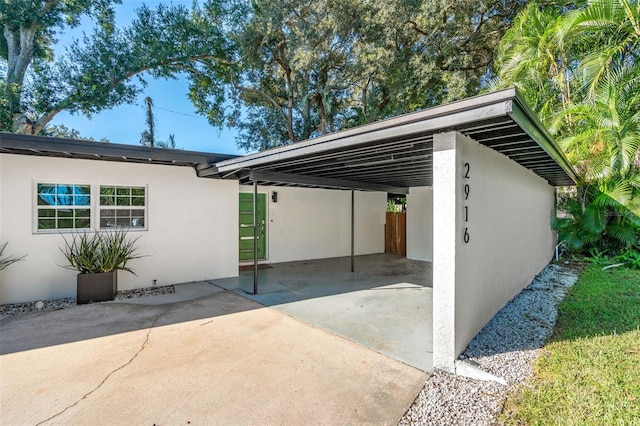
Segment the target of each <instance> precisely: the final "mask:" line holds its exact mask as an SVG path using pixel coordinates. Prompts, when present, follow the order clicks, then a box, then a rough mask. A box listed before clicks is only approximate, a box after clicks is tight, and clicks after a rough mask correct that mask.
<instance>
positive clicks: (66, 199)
mask: <svg viewBox="0 0 640 426" xmlns="http://www.w3.org/2000/svg"><path fill="white" fill-rule="evenodd" d="M56 195H57V196H56V205H58V206H71V205H73V186H71V185H56Z"/></svg>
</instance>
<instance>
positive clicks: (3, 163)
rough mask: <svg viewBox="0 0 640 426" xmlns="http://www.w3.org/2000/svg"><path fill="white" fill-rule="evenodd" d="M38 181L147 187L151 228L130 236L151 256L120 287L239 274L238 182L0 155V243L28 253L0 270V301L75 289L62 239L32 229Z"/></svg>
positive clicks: (168, 170) (164, 169) (144, 167)
mask: <svg viewBox="0 0 640 426" xmlns="http://www.w3.org/2000/svg"><path fill="white" fill-rule="evenodd" d="M36 182H54V183H83V184H112V185H132V186H135V185H139V186H142V185H146V186H147V227H148V230H147V231H133V230H132V231H130V233H129V235H131V236H132V237H137V236H140V239H139V240H138V244H137V246H138V252H139V253H140V254H144V255H149V256H148V257H145V258H142V259H138V260H134V261H132V262H131V264H130V266H131V267H132V269H133V270H134V272H135V273H136V274H137V277H136V276H134V275H132V274H129V273H126V272H122V271H120V272H119V275H118V278H119V280H118V287H119V290H125V289H132V288H138V287H148V286H151V285H153V280H154V279H155V280H157V285H166V284H173V283H180V282H188V281H195V280H202V279H210V278H223V277H230V276H236V275H238V236H237V235H238V231H237V230H238V195H237V194H238V183H237V181H222V180H214V179H200V178H197V177H196V174H195V172H194V170H193V169H191V168H189V167H177V166H161V165H149V164H131V163H119V162H107V161H95V160H78V159H65V158H47V157H37V156H22V155H9V154H1V155H0V201H1V204H0V231H1V232H0V240H1V241H3V242H5V241H8V242H9V245H8V251H9V254H12V255H22V254H27V255H28V256H27V257H26V259H25V260H24V261H21V262H18V263H15V264H13V265H11V266H10V267H9V268H7V269H6V270H5V271H4V272H2V276H1V277H0V279H1V280H2V285H0V292H1V293H0V303H14V302H24V301H33V300H43V299H56V298H62V297H75V294H76V279H75V278H76V272H75V271H71V270H67V269H64V268H62V267H60V266H58V265H64V264H65V259H64V257H63V255H62V253H61V252H60V249H59V247H61V246H62V245H63V240H62V237H61V236H60V235H59V234H57V233H53V234H36V233H34V230H33V229H34V227H33V221H34V214H35V213H34V202H35V196H34V188H35V183H36ZM96 195H97V194H93V196H94V197H95V196H96ZM93 215H94V218H97V212H95V211H94V212H93ZM95 223H96V224H97V222H95Z"/></svg>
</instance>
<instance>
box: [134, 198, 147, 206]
mask: <svg viewBox="0 0 640 426" xmlns="http://www.w3.org/2000/svg"><path fill="white" fill-rule="evenodd" d="M131 205H132V206H144V197H132V198H131Z"/></svg>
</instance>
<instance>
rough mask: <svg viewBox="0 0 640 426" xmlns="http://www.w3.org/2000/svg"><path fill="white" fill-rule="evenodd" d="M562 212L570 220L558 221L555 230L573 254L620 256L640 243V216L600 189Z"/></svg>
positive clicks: (567, 203)
mask: <svg viewBox="0 0 640 426" xmlns="http://www.w3.org/2000/svg"><path fill="white" fill-rule="evenodd" d="M559 208H560V209H561V210H562V211H563V212H565V213H566V214H568V217H562V218H556V219H555V220H554V222H553V227H554V229H556V230H557V231H558V238H559V239H560V240H561V241H564V242H565V243H566V244H567V248H569V249H570V250H572V251H576V252H583V253H588V252H589V251H593V250H599V251H602V250H608V251H610V252H611V253H617V252H619V251H621V250H624V249H625V248H627V247H631V246H633V245H635V244H637V243H638V241H640V240H639V238H640V219H639V218H638V216H636V215H635V214H634V213H632V212H630V211H629V210H628V209H627V208H626V207H625V206H624V205H622V204H620V203H619V202H618V201H616V200H615V199H613V198H611V197H609V196H608V195H607V194H606V193H604V192H601V191H599V190H598V188H594V187H591V188H588V189H587V190H586V191H585V192H584V193H583V194H582V199H581V201H579V200H578V199H576V198H569V199H567V200H566V201H565V202H564V203H563V204H561V205H560V206H559ZM592 257H593V256H592ZM596 257H597V256H596Z"/></svg>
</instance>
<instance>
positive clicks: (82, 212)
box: [75, 209, 91, 218]
mask: <svg viewBox="0 0 640 426" xmlns="http://www.w3.org/2000/svg"><path fill="white" fill-rule="evenodd" d="M75 212H76V213H75V216H76V217H82V218H89V217H91V210H89V209H76V211H75Z"/></svg>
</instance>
